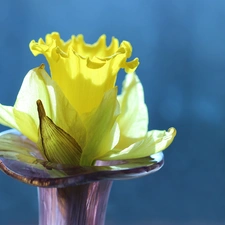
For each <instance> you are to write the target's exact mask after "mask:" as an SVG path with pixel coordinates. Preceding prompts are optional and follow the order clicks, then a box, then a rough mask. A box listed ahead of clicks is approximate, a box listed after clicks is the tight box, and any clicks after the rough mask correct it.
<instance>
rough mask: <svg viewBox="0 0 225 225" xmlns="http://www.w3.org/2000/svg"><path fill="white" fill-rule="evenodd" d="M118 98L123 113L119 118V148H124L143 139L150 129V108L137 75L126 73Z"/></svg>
mask: <svg viewBox="0 0 225 225" xmlns="http://www.w3.org/2000/svg"><path fill="white" fill-rule="evenodd" d="M118 100H119V103H120V108H121V114H120V115H119V117H118V119H117V122H118V124H119V127H120V140H119V143H118V145H117V148H119V149H123V148H126V147H128V146H129V145H131V144H132V143H134V142H137V141H139V140H141V139H143V138H144V137H145V136H146V133H147V131H148V110H147V106H146V105H145V102H144V92H143V87H142V84H141V82H140V80H139V79H138V76H137V75H135V74H134V73H132V74H127V75H126V78H125V80H124V82H123V90H122V94H121V95H120V96H118Z"/></svg>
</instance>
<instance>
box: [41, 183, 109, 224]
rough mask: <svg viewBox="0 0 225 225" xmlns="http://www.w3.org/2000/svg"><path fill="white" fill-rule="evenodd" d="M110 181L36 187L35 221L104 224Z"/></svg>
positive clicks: (44, 222)
mask: <svg viewBox="0 0 225 225" xmlns="http://www.w3.org/2000/svg"><path fill="white" fill-rule="evenodd" d="M111 185H112V181H99V182H93V183H90V184H84V185H78V186H71V187H66V188H38V196H39V225H68V224H70V225H104V223H105V214H106V208H107V204H108V197H109V193H110V189H111Z"/></svg>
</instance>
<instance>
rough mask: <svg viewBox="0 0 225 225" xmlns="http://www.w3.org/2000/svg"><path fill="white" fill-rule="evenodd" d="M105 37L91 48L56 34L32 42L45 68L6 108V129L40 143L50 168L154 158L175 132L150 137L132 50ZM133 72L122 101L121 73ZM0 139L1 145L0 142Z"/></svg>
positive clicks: (1, 118) (0, 109) (0, 110)
mask: <svg viewBox="0 0 225 225" xmlns="http://www.w3.org/2000/svg"><path fill="white" fill-rule="evenodd" d="M105 40H106V37H105V36H104V35H102V36H101V37H100V38H99V40H98V41H97V42H96V43H95V44H93V45H88V44H86V43H85V42H84V39H83V36H82V35H78V36H77V37H75V36H72V38H71V40H69V41H68V42H64V41H63V40H62V39H61V38H60V35H59V34H58V33H52V34H48V35H47V36H46V40H45V41H43V40H42V39H39V41H38V42H35V41H31V43H30V49H31V51H32V53H33V54H34V55H35V56H36V55H38V54H43V55H44V56H45V57H46V59H47V61H48V63H49V66H50V73H51V76H49V75H48V74H47V72H46V71H45V69H44V65H41V66H40V67H37V68H35V69H33V70H31V71H29V72H28V74H27V75H26V76H25V78H24V81H23V84H22V86H21V89H20V91H19V94H18V96H17V100H16V102H15V104H14V107H10V106H3V105H0V123H1V124H3V125H6V126H9V127H12V128H15V129H17V130H19V131H20V132H21V133H22V134H23V135H25V136H26V137H28V138H29V139H30V140H31V141H33V142H34V143H36V145H37V148H38V149H39V151H40V153H41V154H42V156H43V157H44V158H45V159H46V160H47V161H50V162H56V163H62V164H72V165H92V164H93V163H94V161H95V160H98V159H101V160H122V159H132V158H141V157H145V156H149V155H151V154H154V153H156V152H159V151H162V150H164V149H165V148H167V147H168V146H169V145H170V144H171V143H172V141H173V139H174V137H175V135H176V130H175V129H174V128H170V129H169V130H168V131H158V130H152V131H148V113H147V107H146V105H145V103H144V94H143V87H142V85H141V83H140V80H139V78H138V77H137V75H136V74H135V73H134V71H135V69H136V68H137V66H138V64H139V61H138V59H137V58H136V59H134V60H132V61H128V58H129V57H130V56H131V53H132V47H131V45H130V43H129V42H127V41H123V42H122V43H121V44H119V42H118V40H117V39H115V38H113V39H112V42H111V44H110V46H108V47H107V46H106V41H105ZM121 68H122V69H124V70H125V71H126V72H127V75H126V78H125V81H124V83H123V90H122V93H121V95H118V93H117V87H116V86H115V82H116V78H117V73H118V71H119V70H120V69H121ZM0 141H1V140H0Z"/></svg>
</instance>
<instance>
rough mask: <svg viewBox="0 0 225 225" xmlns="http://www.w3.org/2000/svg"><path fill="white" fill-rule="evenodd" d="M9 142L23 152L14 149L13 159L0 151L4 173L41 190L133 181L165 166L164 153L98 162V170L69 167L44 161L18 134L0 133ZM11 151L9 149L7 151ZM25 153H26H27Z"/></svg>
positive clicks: (31, 145) (0, 161)
mask: <svg viewBox="0 0 225 225" xmlns="http://www.w3.org/2000/svg"><path fill="white" fill-rule="evenodd" d="M0 136H1V138H2V137H4V138H5V139H6V140H7V141H6V148H7V142H10V141H14V142H15V141H16V142H18V145H19V146H20V148H24V149H29V151H23V153H21V152H19V151H18V150H17V149H11V153H12V154H11V155H10V156H9V157H7V158H6V157H3V156H2V155H3V154H2V152H4V150H0V169H1V170H2V171H3V172H5V173H6V174H7V175H9V176H11V177H13V178H15V179H17V180H20V181H22V182H24V183H27V184H30V185H34V186H39V187H58V188H60V187H67V186H75V185H81V184H86V183H91V182H95V181H101V180H122V179H133V178H138V177H141V176H144V175H148V174H151V173H154V172H156V171H158V170H159V169H160V168H161V167H162V166H163V163H164V160H163V153H161V152H160V153H157V154H154V155H152V156H150V157H145V158H139V159H132V160H121V161H96V163H95V166H68V165H62V164H54V163H50V162H46V161H44V160H43V159H42V158H41V156H40V155H39V153H38V149H37V148H36V147H35V145H34V143H33V142H31V141H30V140H29V139H27V138H26V137H25V136H23V135H21V134H20V133H19V132H17V131H15V130H12V129H11V130H7V131H5V132H2V133H0ZM6 150H7V151H8V149H6ZM24 152H25V153H24Z"/></svg>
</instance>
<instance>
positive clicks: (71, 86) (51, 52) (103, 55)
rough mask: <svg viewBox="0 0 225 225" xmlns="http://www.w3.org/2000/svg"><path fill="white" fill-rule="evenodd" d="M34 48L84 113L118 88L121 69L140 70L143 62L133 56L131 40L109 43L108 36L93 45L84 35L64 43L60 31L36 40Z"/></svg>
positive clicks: (32, 47) (71, 101)
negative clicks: (107, 44)
mask: <svg viewBox="0 0 225 225" xmlns="http://www.w3.org/2000/svg"><path fill="white" fill-rule="evenodd" d="M30 49H31V51H32V52H33V54H34V55H38V54H43V55H44V56H45V57H46V59H47V61H48V63H49V66H50V70H51V75H52V78H53V80H55V81H56V82H57V83H58V85H59V86H60V88H61V90H62V91H63V93H64V94H65V96H66V97H67V99H68V100H69V102H70V103H71V104H72V105H73V107H74V108H76V110H77V111H78V112H79V114H83V113H86V112H91V111H92V110H93V109H94V108H96V107H97V106H98V105H99V104H100V102H101V101H102V98H103V96H104V93H105V92H106V91H107V90H110V89H111V88H113V87H114V85H115V81H116V76H117V73H118V71H119V69H120V68H124V69H125V70H126V71H127V72H132V71H134V70H135V69H136V67H137V66H138V64H139V62H138V59H134V60H133V61H131V62H127V59H128V58H129V57H130V56H131V53H132V47H131V45H130V43H129V42H126V41H124V42H122V43H121V45H120V46H119V44H118V40H117V39H115V38H113V39H112V43H111V45H110V46H109V47H107V46H106V37H105V35H103V36H101V37H100V38H99V40H98V41H97V42H96V43H95V44H93V45H88V44H86V43H85V42H84V39H83V36H82V35H78V36H77V37H75V36H73V37H72V38H71V40H69V41H68V42H66V43H64V41H63V40H62V39H61V38H60V36H59V34H58V33H52V34H49V35H47V36H46V41H45V43H44V41H43V40H42V39H40V40H39V41H38V42H35V41H32V42H31V43H30Z"/></svg>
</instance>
